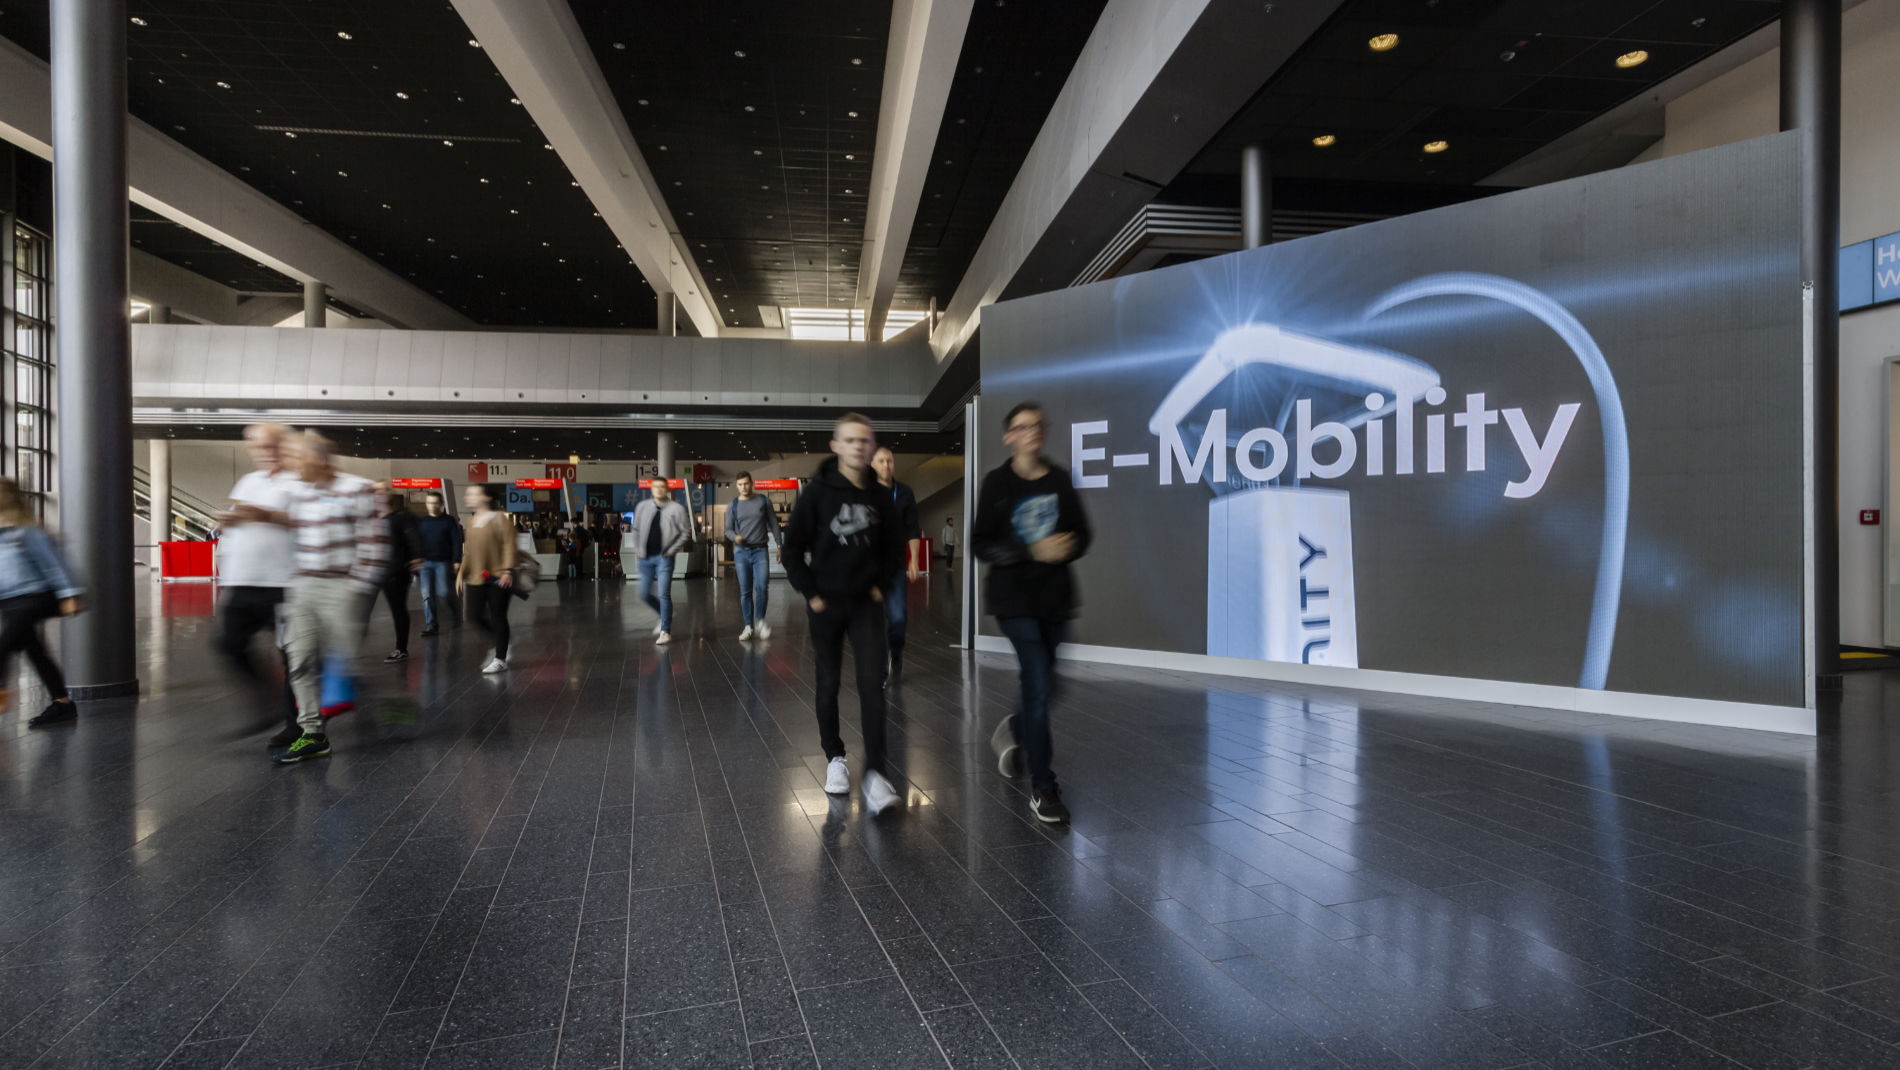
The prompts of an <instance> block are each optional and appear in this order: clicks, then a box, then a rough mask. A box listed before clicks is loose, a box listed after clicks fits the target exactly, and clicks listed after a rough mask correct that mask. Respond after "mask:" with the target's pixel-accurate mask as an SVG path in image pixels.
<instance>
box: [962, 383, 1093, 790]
mask: <svg viewBox="0 0 1900 1070" xmlns="http://www.w3.org/2000/svg"><path fill="white" fill-rule="evenodd" d="M1047 438H1048V420H1047V418H1046V417H1045V416H1044V415H1043V411H1042V406H1041V405H1038V404H1036V403H1035V402H1033V401H1025V402H1023V403H1022V404H1020V405H1018V406H1016V407H1015V408H1013V409H1011V410H1009V415H1008V416H1006V417H1004V419H1003V441H1004V442H1005V443H1007V444H1008V445H1009V449H1010V459H1009V461H1007V462H1006V463H1004V464H1003V465H1002V466H1000V467H998V468H997V469H996V470H995V471H993V472H991V473H990V474H989V475H987V476H984V477H983V486H982V489H980V490H979V491H977V499H976V527H975V529H974V530H973V531H972V532H971V535H970V544H971V549H972V550H973V551H974V552H975V554H976V556H977V557H979V558H982V559H983V560H984V561H987V562H989V565H990V571H989V577H988V578H987V579H986V580H985V581H984V586H983V595H984V600H985V601H986V602H988V603H989V610H990V613H991V614H992V615H994V616H995V617H996V624H997V626H998V627H999V628H1001V629H1002V631H1003V634H1004V635H1006V636H1008V637H1009V642H1010V645H1011V646H1013V647H1015V648H1016V661H1017V663H1018V666H1019V667H1018V674H1019V675H1020V677H1021V679H1022V704H1021V708H1020V710H1019V711H1018V712H1017V714H1016V715H1015V716H1013V717H1009V718H1006V719H1005V720H1004V721H1003V723H1002V724H1001V725H999V726H997V729H996V733H995V734H994V735H992V736H991V737H990V745H991V746H992V747H994V748H995V749H996V752H997V767H998V768H999V769H1001V770H1002V773H1003V775H1004V776H1008V777H1017V776H1021V775H1022V774H1023V764H1024V763H1023V760H1024V758H1025V757H1027V758H1028V766H1029V786H1030V793H1029V809H1030V811H1031V812H1032V813H1034V814H1035V815H1036V818H1037V819H1038V820H1040V821H1045V822H1047V823H1049V824H1052V825H1055V824H1062V823H1065V822H1067V821H1068V820H1069V809H1068V807H1066V806H1064V805H1062V793H1061V791H1060V790H1059V789H1058V788H1057V787H1056V774H1055V770H1054V769H1052V768H1050V764H1051V762H1052V761H1053V760H1054V753H1055V745H1054V743H1053V741H1052V740H1051V737H1050V734H1049V700H1050V699H1051V698H1052V697H1053V696H1054V693H1055V684H1056V648H1057V647H1058V646H1059V645H1061V643H1062V639H1063V635H1064V633H1065V632H1067V630H1068V626H1069V618H1071V617H1073V616H1075V606H1076V597H1075V581H1074V579H1073V577H1071V576H1070V575H1069V562H1071V561H1073V560H1075V559H1076V558H1078V557H1081V556H1082V555H1083V554H1084V553H1086V552H1088V548H1089V520H1088V517H1087V516H1086V515H1084V514H1083V512H1082V499H1081V498H1080V497H1079V496H1078V495H1077V494H1076V493H1075V483H1074V481H1073V480H1071V479H1070V478H1069V472H1068V470H1067V469H1065V468H1063V467H1062V466H1061V465H1059V464H1056V463H1055V462H1053V461H1051V460H1049V459H1048V458H1046V457H1044V456H1043V455H1042V446H1043V443H1044V442H1045V441H1046V440H1047Z"/></svg>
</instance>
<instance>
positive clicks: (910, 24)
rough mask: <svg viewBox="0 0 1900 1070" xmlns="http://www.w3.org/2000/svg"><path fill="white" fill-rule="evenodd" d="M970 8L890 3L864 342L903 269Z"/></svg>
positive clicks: (917, 1)
mask: <svg viewBox="0 0 1900 1070" xmlns="http://www.w3.org/2000/svg"><path fill="white" fill-rule="evenodd" d="M974 6H975V4H974V0H892V4H891V38H890V46H889V48H888V50H887V51H886V53H885V57H884V94H883V100H882V102H881V103H880V104H879V105H878V112H877V149H876V151H875V152H874V153H873V154H872V156H871V161H872V162H871V202H870V207H869V213H868V214H867V215H866V217H865V220H864V253H863V255H861V256H860V257H859V258H858V304H859V305H860V306H861V307H863V308H864V310H865V313H864V336H865V337H866V338H881V337H883V335H884V317H885V315H886V314H887V313H889V312H890V308H891V296H892V295H893V294H894V293H896V292H897V279H898V275H899V274H900V273H901V272H902V271H903V268H904V251H905V249H907V248H908V247H909V246H910V232H911V227H912V226H913V225H914V224H915V223H916V221H917V206H918V204H919V203H920V202H921V200H922V198H923V194H924V180H925V179H926V178H928V177H929V175H930V161H931V157H932V154H933V150H934V149H935V148H936V145H937V132H938V129H939V128H940V127H941V126H942V125H943V110H944V107H945V105H946V104H947V103H948V102H949V99H950V83H951V82H952V81H953V80H954V79H955V78H956V73H957V60H958V59H959V58H960V57H961V56H962V55H963V36H964V33H965V32H966V31H967V30H968V29H969V28H970V10H971V8H973V7H974Z"/></svg>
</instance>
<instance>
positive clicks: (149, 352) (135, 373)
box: [132, 326, 178, 396]
mask: <svg viewBox="0 0 1900 1070" xmlns="http://www.w3.org/2000/svg"><path fill="white" fill-rule="evenodd" d="M149 330H151V331H152V336H151V338H150V339H148V340H147V342H146V344H145V345H142V346H133V347H132V393H133V395H134V396H142V395H147V394H151V393H153V392H154V391H158V390H164V389H167V388H168V386H169V384H170V383H171V381H172V354H173V353H175V352H176V351H177V348H178V335H177V333H176V332H174V331H173V330H172V329H171V328H170V327H166V326H158V327H152V328H149Z"/></svg>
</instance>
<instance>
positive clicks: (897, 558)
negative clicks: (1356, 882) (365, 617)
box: [876, 495, 910, 595]
mask: <svg viewBox="0 0 1900 1070" xmlns="http://www.w3.org/2000/svg"><path fill="white" fill-rule="evenodd" d="M879 497H880V498H881V499H882V500H880V501H879V502H878V504H877V510H878V512H879V513H880V514H881V515H880V516H879V517H878V525H877V530H878V536H879V537H878V557H879V561H880V563H881V564H882V566H883V567H881V568H879V569H878V570H877V575H878V582H877V584H876V586H877V587H878V588H879V589H880V590H882V591H883V592H884V593H885V594H886V595H888V594H890V592H891V588H892V587H893V586H895V585H896V584H897V582H898V580H897V577H899V576H902V575H904V574H905V571H906V568H907V566H908V565H909V564H910V561H909V560H908V559H907V558H906V557H905V556H904V553H905V551H906V550H907V549H908V548H909V547H910V537H909V536H910V529H909V528H906V527H905V526H904V514H903V511H902V510H900V509H898V507H897V503H896V502H893V501H891V500H890V499H889V498H886V497H884V496H882V495H880V496H879Z"/></svg>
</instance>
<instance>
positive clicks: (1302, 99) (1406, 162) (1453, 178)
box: [1188, 0, 1780, 200]
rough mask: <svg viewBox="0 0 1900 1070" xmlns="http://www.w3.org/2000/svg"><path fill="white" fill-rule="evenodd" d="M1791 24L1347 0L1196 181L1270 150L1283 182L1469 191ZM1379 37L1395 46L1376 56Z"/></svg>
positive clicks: (1755, 18) (1730, 10)
mask: <svg viewBox="0 0 1900 1070" xmlns="http://www.w3.org/2000/svg"><path fill="white" fill-rule="evenodd" d="M1779 15H1780V5H1779V4H1778V3H1775V2H1772V0H1734V2H1723V3H1710V2H1708V0H1465V2H1460V0H1348V2H1347V3H1346V4H1344V5H1343V6H1342V7H1341V8H1340V10H1339V12H1338V14H1337V15H1335V16H1334V18H1333V19H1332V20H1331V21H1329V22H1328V23H1327V25H1326V26H1325V27H1323V28H1322V29H1321V30H1320V32H1319V33H1317V34H1315V35H1314V37H1313V39H1312V40H1311V41H1309V42H1308V43H1307V44H1306V46H1305V47H1303V48H1302V49H1301V50H1300V52H1299V53H1298V54H1297V55H1295V57H1294V58H1293V60H1292V61H1291V62H1290V63H1288V64H1287V66H1286V67H1285V68H1284V69H1282V70H1281V71H1280V72H1279V74H1278V75H1276V76H1275V77H1274V78H1273V79H1272V80H1271V81H1270V82H1268V83H1267V85H1266V86H1265V87H1264V88H1263V89H1262V90H1261V92H1260V94H1259V95H1258V96H1256V97H1255V99H1254V100H1253V101H1251V102H1250V103H1249V104H1248V105H1247V107H1245V108H1243V109H1242V110H1241V113H1240V114H1239V115H1238V116H1236V117H1235V119H1234V120H1233V122H1231V123H1230V124H1229V125H1228V127H1227V129H1226V130H1224V131H1222V133H1221V135H1220V136H1219V137H1217V138H1216V139H1215V140H1214V141H1213V142H1212V143H1211V144H1210V145H1209V146H1208V147H1207V149H1206V150H1204V151H1203V152H1202V154H1201V155H1200V157H1199V158H1197V159H1196V160H1195V161H1194V162H1193V163H1192V164H1191V165H1189V167H1188V173H1190V174H1206V175H1238V173H1239V171H1240V152H1241V149H1242V148H1243V147H1244V146H1246V145H1247V144H1250V143H1254V142H1260V143H1263V144H1265V145H1267V146H1268V147H1269V151H1270V153H1271V155H1272V160H1271V166H1272V171H1273V174H1274V177H1275V179H1276V181H1278V180H1282V179H1323V180H1333V181H1355V182H1372V183H1407V182H1417V183H1427V184H1435V185H1454V186H1455V185H1472V184H1475V183H1477V182H1479V181H1480V180H1482V179H1484V178H1485V177H1487V176H1489V175H1491V174H1493V173H1495V172H1497V171H1499V170H1501V169H1502V168H1504V167H1506V166H1508V165H1510V164H1511V163H1513V162H1515V161H1517V160H1518V159H1521V158H1522V157H1523V156H1524V155H1526V154H1528V153H1530V152H1533V151H1535V150H1536V149H1538V148H1540V147H1542V146H1543V145H1545V144H1548V143H1549V142H1550V141H1552V140H1554V139H1556V138H1558V137H1561V136H1563V135H1564V134H1566V133H1568V132H1569V131H1571V130H1573V129H1575V128H1576V127H1577V126H1578V125H1580V124H1582V123H1584V122H1587V121H1588V120H1590V119H1591V118H1592V117H1594V116H1596V115H1600V114H1602V113H1603V112H1605V111H1608V110H1610V109H1612V108H1615V107H1617V106H1618V105H1620V104H1622V103H1623V102H1625V101H1627V100H1630V99H1631V98H1633V97H1636V96H1638V95H1640V94H1641V93H1642V92H1643V91H1644V90H1646V89H1648V88H1649V87H1651V86H1653V85H1655V84H1656V83H1657V82H1660V81H1662V80H1663V79H1665V78H1667V77H1669V76H1670V75H1672V74H1675V73H1676V72H1678V71H1680V70H1682V69H1684V68H1686V67H1688V66H1690V65H1692V64H1694V63H1696V62H1698V61H1700V60H1702V59H1705V58H1707V57H1708V56H1710V55H1712V54H1713V53H1715V52H1717V51H1719V50H1720V49H1722V48H1725V47H1727V46H1728V45H1731V44H1733V43H1735V42H1736V41H1738V40H1740V39H1741V38H1742V37H1745V36H1747V35H1748V34H1750V33H1753V32H1754V31H1755V30H1757V29H1759V28H1760V27H1762V26H1763V25H1765V24H1767V23H1769V22H1772V21H1774V20H1775V19H1776V18H1778V17H1779ZM1382 34H1397V35H1398V39H1399V40H1398V45H1397V47H1395V48H1392V49H1390V50H1389V51H1383V52H1378V51H1374V50H1373V49H1372V48H1371V42H1372V39H1373V38H1374V37H1376V36H1379V35H1382ZM1637 50H1641V51H1643V52H1645V53H1647V57H1648V58H1647V59H1646V61H1644V62H1642V63H1641V64H1639V65H1637V66H1632V67H1627V68H1624V67H1619V66H1618V65H1617V58H1618V57H1619V56H1623V55H1625V54H1627V53H1631V52H1635V51H1637ZM1325 134H1330V135H1333V138H1334V141H1333V143H1332V144H1331V145H1329V146H1323V147H1322V146H1316V145H1314V144H1313V139H1314V138H1317V137H1320V136H1321V135H1325ZM1436 141H1445V142H1447V143H1448V145H1447V147H1446V148H1445V150H1444V151H1442V152H1438V153H1427V152H1425V151H1424V146H1425V145H1426V144H1427V143H1430V142H1436ZM1235 199H1236V200H1237V199H1238V193H1237V192H1236V195H1235Z"/></svg>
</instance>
